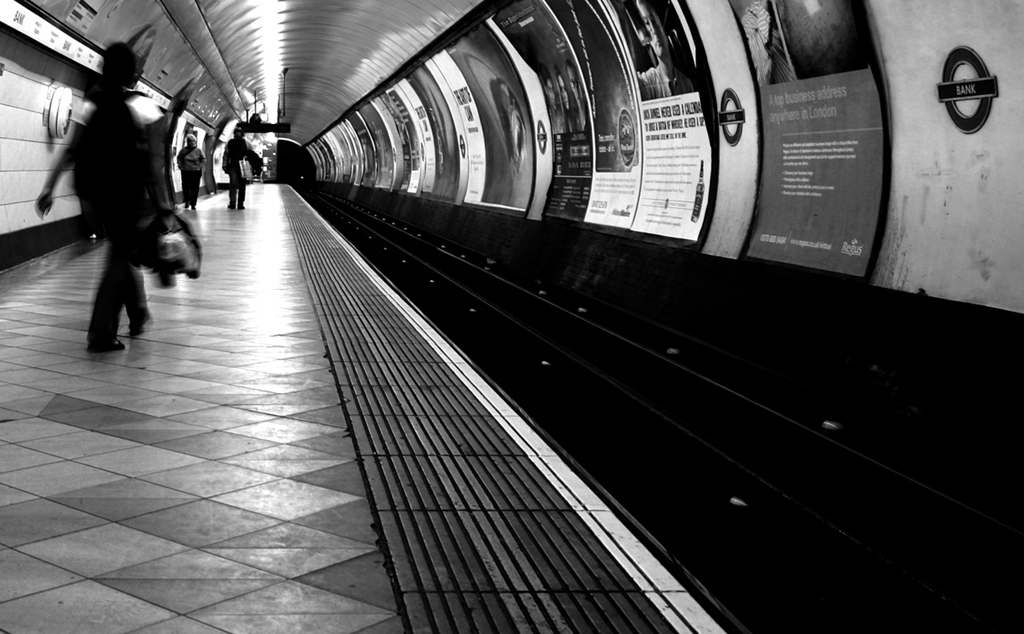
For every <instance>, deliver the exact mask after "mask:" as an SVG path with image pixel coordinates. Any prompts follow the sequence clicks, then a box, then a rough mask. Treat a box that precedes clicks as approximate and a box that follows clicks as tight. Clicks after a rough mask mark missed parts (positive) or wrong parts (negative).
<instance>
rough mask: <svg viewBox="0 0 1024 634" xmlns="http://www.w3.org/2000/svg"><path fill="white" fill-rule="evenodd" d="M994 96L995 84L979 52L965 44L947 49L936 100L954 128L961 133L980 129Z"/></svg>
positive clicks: (997, 91) (989, 110) (997, 92)
mask: <svg viewBox="0 0 1024 634" xmlns="http://www.w3.org/2000/svg"><path fill="white" fill-rule="evenodd" d="M998 96H999V84H998V82H997V81H996V78H995V77H994V76H992V75H990V74H989V72H988V68H987V67H986V66H985V62H984V61H982V59H981V56H979V55H978V54H977V53H976V52H975V51H974V50H973V49H971V48H968V47H966V46H958V47H957V48H954V49H953V50H952V51H950V53H949V56H948V57H947V58H946V63H945V65H944V66H943V67H942V83H940V84H939V101H940V102H942V103H944V104H946V111H947V112H948V113H949V118H950V119H952V120H953V124H954V125H956V127H957V129H959V130H960V131H961V132H963V133H964V134H974V133H975V132H977V131H978V130H980V129H981V128H982V126H984V125H985V122H986V121H987V120H988V115H989V113H990V112H991V111H992V100H993V99H995V98H996V97H998Z"/></svg>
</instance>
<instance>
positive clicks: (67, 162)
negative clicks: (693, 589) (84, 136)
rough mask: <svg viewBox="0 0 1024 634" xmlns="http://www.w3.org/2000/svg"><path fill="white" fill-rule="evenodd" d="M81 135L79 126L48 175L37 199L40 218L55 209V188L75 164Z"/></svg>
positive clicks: (37, 210)
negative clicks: (61, 176) (63, 175)
mask: <svg viewBox="0 0 1024 634" xmlns="http://www.w3.org/2000/svg"><path fill="white" fill-rule="evenodd" d="M80 134H81V126H78V127H76V128H75V136H74V138H73V139H72V141H71V143H69V144H68V145H66V146H65V147H64V149H63V150H61V153H60V157H59V158H58V159H57V162H56V163H54V165H53V168H52V169H51V170H50V173H49V174H47V175H46V182H44V183H43V188H42V189H41V190H40V191H39V196H38V197H37V198H36V212H37V213H38V214H39V217H40V218H41V217H43V216H45V215H46V214H48V213H50V209H51V208H52V207H53V188H54V187H56V186H57V181H58V180H59V179H60V175H61V174H63V173H64V170H66V169H69V168H70V167H71V166H72V165H74V164H75V152H74V147H75V146H76V145H77V143H78V138H79V135H80Z"/></svg>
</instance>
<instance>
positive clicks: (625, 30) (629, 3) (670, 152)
mask: <svg viewBox="0 0 1024 634" xmlns="http://www.w3.org/2000/svg"><path fill="white" fill-rule="evenodd" d="M611 5H612V7H613V8H614V9H615V12H616V14H617V16H618V19H619V25H620V28H621V33H622V37H623V41H624V43H625V45H626V50H627V51H628V52H629V56H630V59H631V60H632V64H633V69H634V76H635V77H636V81H637V84H636V86H637V92H638V94H639V96H640V120H641V124H640V133H641V135H642V137H643V159H644V163H643V178H642V180H641V184H640V201H639V203H638V206H637V213H636V217H635V219H634V220H633V225H632V227H631V228H632V229H633V230H634V231H639V232H643V233H650V234H655V235H660V236H667V237H671V238H679V239H683V240H697V239H698V238H699V237H700V231H701V227H703V226H704V222H705V219H706V217H707V214H706V211H707V208H708V201H709V196H708V194H709V193H710V192H709V191H708V184H709V183H710V182H711V169H712V160H711V155H712V147H711V135H710V133H709V132H708V125H707V122H706V121H705V118H704V107H703V104H702V101H701V93H700V90H701V87H702V86H706V77H704V76H703V72H700V71H698V70H697V69H698V65H697V63H696V56H697V47H696V44H695V42H694V40H693V35H692V32H691V29H690V26H689V25H688V24H687V23H686V22H685V18H684V17H683V14H682V11H681V10H680V8H679V5H678V4H677V2H676V0H611ZM705 92H706V91H705Z"/></svg>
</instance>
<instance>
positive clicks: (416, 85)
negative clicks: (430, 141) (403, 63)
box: [409, 66, 464, 201]
mask: <svg viewBox="0 0 1024 634" xmlns="http://www.w3.org/2000/svg"><path fill="white" fill-rule="evenodd" d="M409 84H410V85H411V86H412V87H413V91H414V92H415V93H416V94H417V95H418V96H419V98H420V101H421V102H422V103H423V107H424V108H425V109H426V113H427V118H428V119H429V120H430V130H431V132H432V133H433V136H434V148H435V150H436V153H435V165H434V188H433V194H434V196H436V197H437V198H440V199H441V200H448V201H455V198H456V196H457V195H458V191H459V175H460V173H461V171H462V168H461V166H460V163H463V162H464V161H462V160H460V158H459V135H458V132H457V131H456V128H455V120H454V119H452V113H451V110H449V109H448V101H447V100H446V99H445V98H444V94H443V93H442V92H441V87H440V86H438V84H437V81H435V80H434V76H433V75H432V74H431V73H430V71H428V70H427V68H426V67H424V66H421V67H419V68H417V69H416V70H415V71H413V73H412V74H411V75H409Z"/></svg>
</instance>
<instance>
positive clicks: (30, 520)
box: [0, 499, 104, 548]
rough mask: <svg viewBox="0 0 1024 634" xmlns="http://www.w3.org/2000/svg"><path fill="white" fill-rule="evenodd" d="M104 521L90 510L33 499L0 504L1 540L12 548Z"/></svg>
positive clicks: (0, 542)
mask: <svg viewBox="0 0 1024 634" xmlns="http://www.w3.org/2000/svg"><path fill="white" fill-rule="evenodd" d="M103 523H104V522H103V520H101V519H100V518H98V517H95V516H93V515H89V514H88V513H82V512H81V511H76V510H75V509H72V508H68V507H67V506H63V505H61V504H57V503H54V502H51V501H49V500H42V499H34V500H30V501H27V502H21V503H19V504H11V505H10V506H4V507H2V508H0V544H3V545H4V546H10V547H12V548H13V547H15V546H21V545H22V544H28V543H31V542H37V541H40V540H44V539H48V538H50V537H56V536H59V535H65V534H67V533H73V532H76V531H80V530H83V529H86V528H92V527H93V526H98V525H100V524H103Z"/></svg>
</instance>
